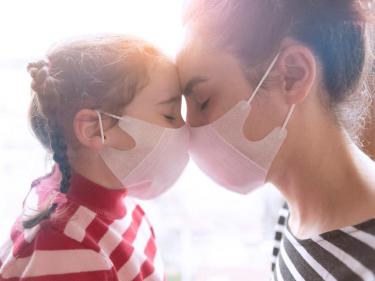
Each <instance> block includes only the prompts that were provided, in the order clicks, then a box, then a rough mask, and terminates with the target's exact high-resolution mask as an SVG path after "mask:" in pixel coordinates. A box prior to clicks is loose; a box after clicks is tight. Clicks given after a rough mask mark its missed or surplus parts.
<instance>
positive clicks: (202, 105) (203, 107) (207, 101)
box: [199, 99, 210, 111]
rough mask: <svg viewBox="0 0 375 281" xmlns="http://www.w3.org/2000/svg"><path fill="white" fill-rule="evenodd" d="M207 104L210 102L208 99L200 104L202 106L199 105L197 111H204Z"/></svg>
mask: <svg viewBox="0 0 375 281" xmlns="http://www.w3.org/2000/svg"><path fill="white" fill-rule="evenodd" d="M209 102H210V99H208V100H206V101H205V102H204V103H202V104H201V105H200V108H199V109H200V110H201V111H203V110H205V109H206V108H207V106H208V104H209Z"/></svg>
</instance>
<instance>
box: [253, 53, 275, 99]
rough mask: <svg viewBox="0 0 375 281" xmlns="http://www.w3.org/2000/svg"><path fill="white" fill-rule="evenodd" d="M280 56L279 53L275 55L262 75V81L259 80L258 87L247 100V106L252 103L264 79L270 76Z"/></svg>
mask: <svg viewBox="0 0 375 281" xmlns="http://www.w3.org/2000/svg"><path fill="white" fill-rule="evenodd" d="M280 54H281V53H278V54H277V55H276V57H275V58H274V59H273V60H272V62H271V64H270V66H269V67H268V68H267V71H266V73H264V75H263V77H262V79H261V80H260V82H259V83H258V86H257V87H256V88H255V90H254V92H253V94H252V95H251V97H250V98H249V99H248V101H247V103H248V104H251V102H252V101H253V99H254V98H255V96H256V94H257V93H258V91H259V89H260V87H262V85H263V83H264V81H265V80H266V78H267V77H268V75H269V74H270V72H271V71H272V69H273V67H274V66H275V64H276V62H277V60H278V58H279V57H280Z"/></svg>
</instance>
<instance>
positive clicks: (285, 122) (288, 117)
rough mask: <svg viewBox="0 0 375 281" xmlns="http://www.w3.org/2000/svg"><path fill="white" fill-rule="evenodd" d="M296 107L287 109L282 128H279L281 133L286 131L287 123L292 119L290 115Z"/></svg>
mask: <svg viewBox="0 0 375 281" xmlns="http://www.w3.org/2000/svg"><path fill="white" fill-rule="evenodd" d="M295 107H296V105H295V104H293V105H292V106H291V107H290V109H289V112H288V115H287V116H286V118H285V121H284V123H283V126H282V127H281V129H282V131H284V130H285V129H286V126H287V125H288V123H289V121H290V118H291V117H292V114H293V111H294V109H295Z"/></svg>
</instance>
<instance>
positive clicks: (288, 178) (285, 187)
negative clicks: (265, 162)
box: [269, 120, 375, 238]
mask: <svg viewBox="0 0 375 281" xmlns="http://www.w3.org/2000/svg"><path fill="white" fill-rule="evenodd" d="M321 121H323V120H321ZM325 121H327V120H325ZM320 124H324V125H323V126H322V125H320V126H319V127H316V126H315V127H314V126H313V124H311V125H310V126H311V128H305V129H304V133H303V134H298V135H294V136H293V138H294V139H295V140H297V141H295V142H294V143H290V142H289V143H285V145H284V147H283V148H282V150H281V151H280V153H279V155H278V156H277V158H276V159H275V161H274V163H273V165H272V168H271V171H270V173H269V180H270V181H271V182H272V183H273V184H275V185H276V186H277V187H278V188H279V189H280V191H281V192H282V193H283V195H284V196H285V198H286V200H287V201H288V204H289V207H290V210H291V217H290V220H289V225H290V227H291V230H292V231H293V233H294V234H295V235H296V236H298V237H299V238H310V237H312V236H315V235H318V234H321V233H324V232H327V231H331V230H334V229H338V228H342V227H344V226H349V225H354V224H357V223H361V222H363V221H365V220H368V219H370V218H372V217H375V207H373V206H375V204H374V203H375V166H374V164H373V162H372V161H371V160H370V159H369V158H368V157H367V156H366V155H365V154H364V153H363V152H362V151H360V150H359V149H358V148H357V147H356V146H355V145H354V144H353V143H352V141H351V140H350V138H349V137H348V136H347V134H346V133H345V132H343V131H342V130H339V129H338V128H337V127H336V126H335V125H334V124H331V125H330V124H329V122H323V123H320ZM296 138H297V139H296ZM290 139H292V135H291V138H290Z"/></svg>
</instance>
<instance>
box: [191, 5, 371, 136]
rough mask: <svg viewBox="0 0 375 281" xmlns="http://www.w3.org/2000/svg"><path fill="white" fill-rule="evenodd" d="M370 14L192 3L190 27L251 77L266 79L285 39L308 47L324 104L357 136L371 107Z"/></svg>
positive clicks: (360, 8) (365, 9)
mask: <svg viewBox="0 0 375 281" xmlns="http://www.w3.org/2000/svg"><path fill="white" fill-rule="evenodd" d="M371 8H373V4H372V1H369V0H367V1H366V0H362V1H361V0H304V1H301V0H191V2H190V5H189V6H188V8H187V12H186V15H185V23H186V24H187V25H188V27H190V28H191V29H192V30H193V32H195V33H194V34H195V35H197V34H198V35H200V36H201V37H205V38H208V40H205V42H210V43H211V42H213V43H212V44H213V47H217V48H221V49H225V50H227V51H230V52H232V53H233V54H234V55H235V56H237V57H238V58H239V60H240V62H241V63H242V66H243V68H244V70H245V73H247V74H249V73H250V70H256V72H258V73H261V69H262V68H264V67H265V65H268V62H267V61H268V60H269V59H270V58H271V57H272V56H275V55H276V53H277V52H278V51H279V50H280V44H281V42H282V40H283V38H285V37H291V38H293V39H295V40H297V41H299V42H300V43H302V44H304V45H305V46H307V47H308V48H310V49H311V50H312V52H313V53H314V54H315V56H316V58H317V59H318V60H319V62H320V64H321V67H322V73H323V74H322V80H323V85H324V89H325V92H326V93H327V95H326V96H323V101H324V102H325V103H326V104H327V105H328V106H329V108H331V109H332V110H333V111H334V112H335V113H336V117H337V120H338V121H343V124H344V125H346V127H347V129H348V130H349V131H352V132H353V129H356V130H355V131H356V132H357V131H358V129H359V127H360V126H359V122H358V121H359V120H360V121H364V117H365V113H367V110H366V109H367V108H368V104H369V101H370V99H369V95H368V91H365V88H366V87H365V83H364V82H365V80H366V77H367V74H368V73H369V70H370V67H371V65H372V55H371V47H372V43H371V41H372V40H371V39H372V38H371V33H370V25H369V24H368V23H371V22H372V21H373V18H372V9H371ZM255 76H257V77H251V75H249V79H258V76H259V74H256V75H255ZM354 93H356V94H354ZM353 102H354V104H353ZM359 117H360V118H359ZM354 135H356V134H354Z"/></svg>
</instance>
